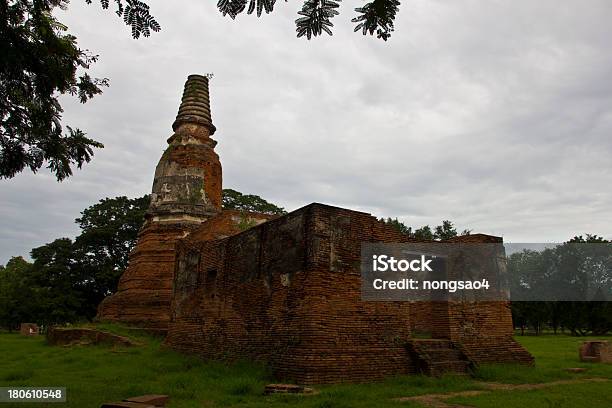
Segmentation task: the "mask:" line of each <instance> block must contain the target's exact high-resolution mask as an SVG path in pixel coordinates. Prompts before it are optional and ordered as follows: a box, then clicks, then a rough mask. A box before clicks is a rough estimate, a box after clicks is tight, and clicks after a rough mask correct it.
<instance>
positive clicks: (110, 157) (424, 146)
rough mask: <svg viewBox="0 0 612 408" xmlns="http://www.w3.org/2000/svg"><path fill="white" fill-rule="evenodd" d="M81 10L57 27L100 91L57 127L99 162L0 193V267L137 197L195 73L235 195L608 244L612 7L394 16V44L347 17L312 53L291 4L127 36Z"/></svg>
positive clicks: (518, 237) (495, 8)
mask: <svg viewBox="0 0 612 408" xmlns="http://www.w3.org/2000/svg"><path fill="white" fill-rule="evenodd" d="M82 3H84V2H73V3H71V5H70V8H69V10H68V11H67V12H62V14H61V18H62V20H63V21H65V22H66V23H67V24H68V25H69V27H70V30H71V31H72V32H74V33H75V34H76V35H77V37H78V38H79V43H80V45H81V46H82V47H84V48H89V49H91V50H94V51H95V52H97V53H99V54H100V55H101V59H100V61H99V63H97V64H96V65H95V67H94V69H93V71H94V73H95V74H96V75H98V76H107V77H109V78H110V79H111V87H110V88H109V89H108V90H106V91H105V93H104V94H103V95H101V96H99V97H97V98H95V99H94V100H92V101H91V102H89V103H87V104H85V105H80V104H78V103H77V102H76V101H74V100H72V99H70V98H65V99H64V104H65V108H66V112H65V117H64V119H65V123H66V124H71V125H73V126H78V127H81V128H83V129H85V130H86V131H87V132H88V134H89V135H91V136H92V137H94V138H96V139H97V140H100V141H102V142H103V143H104V144H105V146H106V148H105V149H104V150H102V151H100V152H98V153H97V154H96V157H95V158H94V160H93V162H92V163H90V164H89V165H87V166H85V168H84V169H83V170H81V171H77V172H76V173H75V176H74V177H72V178H71V179H69V180H67V181H65V182H63V183H56V182H54V181H53V179H52V177H51V176H49V175H48V174H46V172H44V171H43V172H41V173H40V174H38V175H31V174H22V175H20V176H18V177H16V178H15V179H12V180H9V181H2V182H1V183H2V186H1V190H0V191H1V192H0V197H1V200H0V263H3V262H6V260H8V259H9V257H10V256H12V255H26V254H27V253H28V251H29V249H30V248H32V247H35V246H39V245H42V244H44V243H46V242H49V241H51V240H53V239H54V238H57V237H61V236H74V234H75V233H77V227H76V225H74V222H73V221H74V218H76V217H77V216H78V215H79V212H80V211H81V210H82V209H84V208H85V207H87V206H89V205H91V204H93V203H95V202H96V201H97V200H99V199H100V198H103V197H114V196H117V195H127V196H132V197H133V196H139V195H142V194H144V193H147V192H148V191H149V189H150V186H151V182H152V175H153V170H154V167H155V164H156V163H157V160H158V159H159V156H160V154H161V152H162V151H163V149H164V147H165V145H166V142H165V140H166V138H167V137H168V136H170V134H171V129H170V126H171V124H172V121H173V119H174V115H175V114H176V110H177V108H178V104H179V100H180V94H181V91H182V85H183V82H184V80H185V78H186V76H187V75H188V74H189V73H194V72H195V73H206V72H213V73H214V74H215V77H214V79H213V81H212V83H211V98H212V110H213V121H214V123H215V124H216V126H217V128H218V132H217V135H216V139H217V140H218V141H219V145H218V147H217V151H218V152H219V155H220V156H221V161H222V164H223V168H224V173H223V174H224V185H225V186H226V187H232V188H235V189H238V190H241V191H244V192H248V193H255V194H259V195H261V196H263V197H265V198H267V199H269V200H271V201H273V202H275V203H278V204H280V205H282V206H285V207H286V208H288V209H294V208H296V207H298V206H301V205H304V204H308V203H310V202H313V201H318V202H324V203H329V204H334V205H339V206H343V207H348V208H353V209H357V210H362V211H367V212H371V213H372V214H375V215H377V216H385V217H386V216H392V217H396V216H397V217H399V218H400V219H402V220H403V221H405V222H406V223H407V224H409V225H413V226H420V225H423V224H437V223H439V222H440V221H441V220H442V219H451V220H453V221H455V222H456V224H457V225H458V226H459V227H460V228H471V229H473V230H475V231H480V232H485V233H492V234H497V235H503V236H504V238H505V239H506V241H514V242H534V241H536V242H537V241H543V242H555V241H562V240H566V239H568V238H570V237H571V236H573V235H574V234H577V233H582V232H591V233H598V234H601V235H605V236H607V237H611V236H612V229H611V227H610V225H612V212H611V211H610V208H611V205H612V193H610V192H609V189H608V188H606V187H607V185H608V184H609V178H610V175H611V174H612V160H610V157H611V155H612V141H611V138H610V137H609V134H610V131H611V130H612V109H611V107H612V103H611V102H612V83H611V82H610V81H609V73H610V71H611V69H612V53H610V52H609V40H608V39H609V38H610V37H611V36H612V28H611V27H610V25H609V24H608V20H609V18H608V17H609V15H610V12H612V4H611V3H610V2H608V1H605V0H603V1H597V0H589V1H586V2H585V1H580V2H579V1H577V0H575V1H567V2H562V3H559V2H555V1H549V0H542V1H538V2H531V1H527V0H522V1H515V2H502V1H489V2H482V1H478V2H477V1H472V0H458V1H453V2H448V1H441V0H439V1H436V0H414V1H411V2H403V3H402V7H401V10H400V15H399V17H398V21H397V25H396V27H397V32H396V33H395V34H394V35H393V37H392V38H391V40H390V41H389V42H388V43H384V42H381V41H378V40H376V39H372V38H369V37H363V36H361V35H359V34H354V33H353V32H352V26H351V24H350V22H349V20H350V17H351V11H350V9H351V8H352V7H353V6H354V5H353V4H352V3H351V2H347V3H346V4H344V5H343V6H342V8H343V10H342V11H343V13H342V14H341V15H340V16H338V17H337V18H336V20H337V22H336V28H335V33H334V36H333V37H331V38H320V39H316V40H314V41H310V42H306V41H304V40H302V39H296V38H294V34H293V32H294V27H293V20H294V19H295V12H296V9H297V7H298V4H297V3H293V2H289V3H284V2H281V3H278V9H277V11H276V12H275V13H274V14H273V15H269V16H265V17H262V18H261V19H257V18H255V17H253V16H240V17H239V18H238V19H237V21H230V20H229V19H224V18H223V17H222V16H221V15H220V14H219V13H217V12H216V9H215V5H214V2H203V1H195V0H190V1H187V0H186V1H184V2H182V3H181V7H177V6H176V5H174V4H173V3H172V2H151V6H152V9H153V11H154V13H155V14H156V16H157V17H158V20H159V21H160V22H161V23H162V26H163V31H162V32H160V33H157V34H154V35H153V36H152V37H150V38H148V39H141V40H138V41H133V40H131V39H130V38H129V32H128V31H127V28H125V27H124V26H123V25H122V23H121V22H120V21H119V20H118V19H117V18H115V17H113V15H112V13H108V12H102V11H100V10H98V8H97V7H96V6H93V5H92V6H89V7H88V6H86V5H84V4H82ZM185 10H188V12H185Z"/></svg>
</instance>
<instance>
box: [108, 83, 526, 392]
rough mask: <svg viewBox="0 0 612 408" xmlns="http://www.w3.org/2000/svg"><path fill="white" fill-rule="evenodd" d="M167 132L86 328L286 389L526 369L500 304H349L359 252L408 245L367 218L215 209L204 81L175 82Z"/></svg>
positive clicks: (217, 184) (216, 166) (217, 172)
mask: <svg viewBox="0 0 612 408" xmlns="http://www.w3.org/2000/svg"><path fill="white" fill-rule="evenodd" d="M173 130H174V132H175V133H174V135H172V137H170V139H168V143H169V146H168V149H167V150H166V152H165V153H164V154H163V156H162V158H161V160H160V162H159V164H158V166H157V170H156V172H155V180H154V183H153V194H152V202H151V207H150V209H149V212H148V214H147V219H146V222H145V224H144V226H143V228H142V230H141V232H140V236H139V241H138V243H137V245H136V248H135V250H134V251H133V253H132V254H131V256H130V264H129V267H128V269H127V270H126V272H125V273H124V275H123V276H122V278H121V282H120V285H119V291H118V292H117V293H116V294H115V295H113V296H111V297H109V298H107V299H105V300H104V302H103V303H102V304H101V305H100V308H99V318H100V319H102V320H114V321H121V322H126V323H130V324H137V325H140V326H143V327H148V328H157V329H160V330H164V331H165V332H166V339H165V344H166V345H167V346H168V347H170V348H172V349H175V350H178V351H181V352H185V353H190V354H196V355H199V356H201V357H203V358H211V359H225V360H236V359H252V360H257V361H263V362H265V363H267V364H268V365H269V367H270V368H271V370H272V371H273V372H274V374H275V375H276V376H277V377H278V378H280V379H284V380H292V381H295V382H297V383H300V384H316V383H334V382H364V381H371V380H377V379H381V378H383V377H386V376H391V375H398V374H410V373H419V372H421V373H426V374H431V375H437V374H440V373H443V372H446V371H455V372H463V373H467V372H469V370H470V369H471V368H473V367H474V366H475V365H477V364H480V363H484V362H503V363H522V364H533V357H532V356H531V355H530V354H529V353H528V352H527V351H526V350H525V349H524V348H522V347H521V346H520V345H519V344H518V343H517V342H516V341H514V339H513V338H512V334H513V327H512V319H511V313H510V309H509V305H508V303H507V302H504V301H487V302H484V301H473V302H451V301H428V302H399V301H394V302H392V301H372V302H366V301H363V300H362V297H361V275H360V261H361V258H360V256H361V245H362V243H364V242H382V243H392V242H399V243H405V242H414V241H415V240H414V239H412V238H410V237H408V236H407V235H404V234H401V233H400V232H398V231H397V230H396V229H394V228H393V227H391V226H389V225H387V224H385V223H383V222H381V221H379V220H377V219H376V218H375V217H373V216H371V215H369V214H366V213H363V212H358V211H352V210H348V209H343V208H338V207H332V206H328V205H323V204H317V203H314V204H310V205H307V206H305V207H303V208H300V209H298V210H295V211H293V212H291V213H289V214H286V215H283V216H279V217H270V216H265V215H263V214H251V213H246V214H245V213H240V212H237V211H227V210H223V209H222V208H221V165H220V163H219V159H218V156H217V155H216V154H215V152H214V147H215V144H216V142H214V141H213V140H212V139H211V138H210V136H211V135H212V134H213V133H214V131H215V128H214V126H213V125H212V122H211V119H210V105H209V98H208V81H207V79H206V78H204V77H201V76H190V77H189V79H188V81H187V84H186V86H185V93H184V96H183V102H182V104H181V107H180V109H179V114H178V116H177V120H176V122H175V123H174V125H173ZM245 218H247V219H249V220H250V221H253V222H249V226H250V228H247V229H244V228H240V225H244V223H242V222H241V220H244V219H245ZM254 224H257V225H254ZM252 225H254V226H252ZM450 241H452V242H465V243H497V244H500V246H501V243H502V240H501V238H498V237H492V236H488V235H482V234H474V235H470V236H465V237H457V238H454V239H452V240H450Z"/></svg>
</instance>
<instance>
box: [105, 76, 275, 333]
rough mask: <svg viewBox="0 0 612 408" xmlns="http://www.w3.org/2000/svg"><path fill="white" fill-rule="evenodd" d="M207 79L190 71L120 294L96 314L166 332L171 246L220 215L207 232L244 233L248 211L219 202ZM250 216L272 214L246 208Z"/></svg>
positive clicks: (211, 234) (255, 218)
mask: <svg viewBox="0 0 612 408" xmlns="http://www.w3.org/2000/svg"><path fill="white" fill-rule="evenodd" d="M208 85H209V80H208V78H207V77H205V76H202V75H190V76H189V77H188V79H187V82H186V83H185V89H184V92H183V98H182V102H181V105H180V107H179V111H178V114H177V116H176V120H175V121H174V123H173V124H172V130H173V131H174V133H173V135H172V136H170V138H169V139H168V147H167V148H166V150H165V151H164V153H163V154H162V157H161V159H160V160H159V163H158V164H157V167H156V169H155V176H154V180H153V189H152V193H151V204H150V206H149V209H148V211H147V214H146V216H145V223H144V225H143V227H142V229H141V230H140V232H139V234H138V242H137V244H136V247H135V248H134V250H133V251H132V253H131V254H130V258H129V266H128V268H127V269H126V271H125V272H124V273H123V275H122V276H121V279H120V281H119V286H118V290H117V292H116V293H115V294H114V295H112V296H109V297H107V298H106V299H104V301H103V302H102V303H101V304H100V306H99V307H98V316H97V317H98V320H101V321H115V322H122V323H127V324H130V325H134V326H140V327H144V328H148V329H155V330H161V331H165V330H166V329H167V326H168V322H169V320H170V315H169V313H170V298H171V296H172V280H173V276H174V259H175V253H174V247H175V243H176V241H177V240H178V239H179V238H184V237H186V236H187V235H189V234H190V233H191V232H192V231H194V230H196V229H198V228H199V227H200V226H201V225H202V224H203V223H204V222H206V221H207V220H210V219H211V218H213V217H214V218H215V221H214V222H213V223H211V224H212V225H214V228H209V232H208V234H209V237H210V238H222V237H225V236H228V235H232V234H233V233H236V232H239V231H240V228H239V225H240V223H241V221H243V222H244V217H245V214H244V213H239V212H237V211H231V210H229V211H227V210H226V211H223V210H222V208H221V190H222V171H221V163H220V161H219V156H218V155H217V153H216V152H215V150H214V149H215V146H216V144H217V142H216V141H215V140H213V139H212V138H211V136H212V135H213V134H214V133H215V131H216V128H215V126H214V125H213V123H212V118H211V114H210V98H209V88H208ZM248 217H249V219H250V220H251V221H250V222H252V221H254V222H255V223H257V222H261V221H263V220H265V219H268V218H270V217H269V216H266V215H263V214H254V213H249V214H248Z"/></svg>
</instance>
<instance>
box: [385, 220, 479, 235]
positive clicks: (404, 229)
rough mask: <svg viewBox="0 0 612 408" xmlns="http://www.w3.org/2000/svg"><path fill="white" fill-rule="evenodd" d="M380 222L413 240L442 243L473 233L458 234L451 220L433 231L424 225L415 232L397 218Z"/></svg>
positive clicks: (465, 231)
mask: <svg viewBox="0 0 612 408" xmlns="http://www.w3.org/2000/svg"><path fill="white" fill-rule="evenodd" d="M380 221H382V222H384V223H385V224H388V225H390V226H392V227H393V228H395V229H397V230H398V231H399V232H401V233H402V234H406V235H408V236H410V237H412V238H416V239H424V240H436V241H442V240H445V239H449V238H453V237H456V236H457V235H470V233H471V232H472V231H470V230H468V229H465V230H463V231H462V232H461V233H460V234H459V233H458V232H457V228H455V225H454V224H453V223H452V222H451V221H449V220H444V221H442V224H440V225H438V226H436V227H434V228H433V229H432V228H431V227H430V226H429V225H424V226H422V227H420V228H417V229H414V230H413V228H412V227H408V226H406V224H404V223H403V222H401V221H399V220H398V219H397V218H391V217H389V218H387V219H384V218H381V219H380Z"/></svg>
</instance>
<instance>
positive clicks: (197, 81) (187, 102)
mask: <svg viewBox="0 0 612 408" xmlns="http://www.w3.org/2000/svg"><path fill="white" fill-rule="evenodd" d="M208 81H209V78H208V76H204V75H196V74H192V75H189V76H188V77H187V82H185V88H184V90H183V98H182V100H181V106H180V107H179V111H178V114H177V115H176V120H175V121H174V123H173V124H172V130H174V131H176V130H177V129H178V128H179V127H180V126H181V125H182V124H184V123H191V124H197V125H202V126H206V127H208V129H209V131H210V135H213V134H214V133H215V130H216V128H215V125H213V124H212V118H211V115H210V94H209V92H208Z"/></svg>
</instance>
